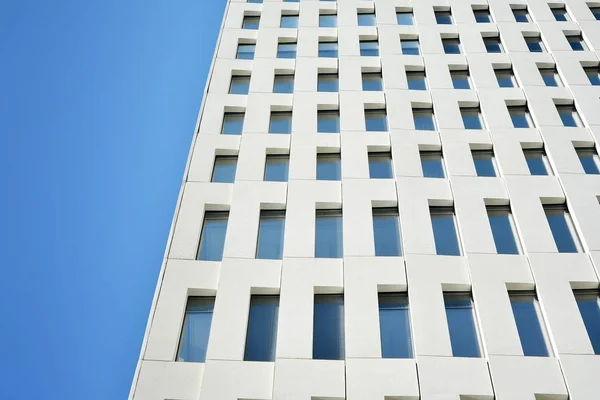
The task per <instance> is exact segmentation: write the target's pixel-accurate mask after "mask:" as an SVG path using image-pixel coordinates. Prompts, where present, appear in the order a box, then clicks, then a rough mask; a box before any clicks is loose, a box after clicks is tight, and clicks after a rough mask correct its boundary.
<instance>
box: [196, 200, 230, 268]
mask: <svg viewBox="0 0 600 400" xmlns="http://www.w3.org/2000/svg"><path fill="white" fill-rule="evenodd" d="M228 219H229V212H227V211H225V212H222V211H206V212H205V213H204V223H203V224H202V233H201V235H200V250H199V251H198V259H199V260H203V261H221V260H222V259H223V248H224V247H225V234H226V233H227V220H228Z"/></svg>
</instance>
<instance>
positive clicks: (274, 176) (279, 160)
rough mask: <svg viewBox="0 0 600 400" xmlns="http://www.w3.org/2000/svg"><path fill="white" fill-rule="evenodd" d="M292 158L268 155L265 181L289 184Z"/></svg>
mask: <svg viewBox="0 0 600 400" xmlns="http://www.w3.org/2000/svg"><path fill="white" fill-rule="evenodd" d="M289 164H290V158H289V156H288V155H270V154H269V155H267V160H266V162H265V176H264V180H265V181H271V182H287V180H288V170H289Z"/></svg>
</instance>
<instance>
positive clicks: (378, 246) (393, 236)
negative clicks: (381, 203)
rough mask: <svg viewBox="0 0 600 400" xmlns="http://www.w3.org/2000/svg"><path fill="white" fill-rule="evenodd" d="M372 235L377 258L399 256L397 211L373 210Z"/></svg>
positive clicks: (386, 209)
mask: <svg viewBox="0 0 600 400" xmlns="http://www.w3.org/2000/svg"><path fill="white" fill-rule="evenodd" d="M373 235H374V240H375V255H376V256H377V257H397V256H400V255H401V250H400V228H399V226H398V209H388V208H374V209H373Z"/></svg>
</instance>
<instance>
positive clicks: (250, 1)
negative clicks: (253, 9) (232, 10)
mask: <svg viewBox="0 0 600 400" xmlns="http://www.w3.org/2000/svg"><path fill="white" fill-rule="evenodd" d="M247 1H248V3H256V4H261V3H262V0H247Z"/></svg>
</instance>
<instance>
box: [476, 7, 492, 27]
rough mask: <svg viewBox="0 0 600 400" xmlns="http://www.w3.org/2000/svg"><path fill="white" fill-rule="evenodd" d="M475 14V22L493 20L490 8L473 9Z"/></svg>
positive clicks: (483, 22)
mask: <svg viewBox="0 0 600 400" xmlns="http://www.w3.org/2000/svg"><path fill="white" fill-rule="evenodd" d="M473 14H474V15H475V22H477V23H478V24H485V23H488V22H492V17H491V16H490V10H473Z"/></svg>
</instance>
